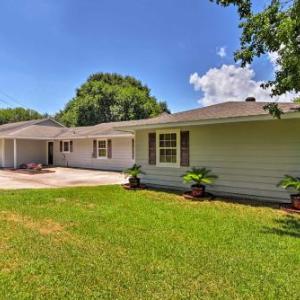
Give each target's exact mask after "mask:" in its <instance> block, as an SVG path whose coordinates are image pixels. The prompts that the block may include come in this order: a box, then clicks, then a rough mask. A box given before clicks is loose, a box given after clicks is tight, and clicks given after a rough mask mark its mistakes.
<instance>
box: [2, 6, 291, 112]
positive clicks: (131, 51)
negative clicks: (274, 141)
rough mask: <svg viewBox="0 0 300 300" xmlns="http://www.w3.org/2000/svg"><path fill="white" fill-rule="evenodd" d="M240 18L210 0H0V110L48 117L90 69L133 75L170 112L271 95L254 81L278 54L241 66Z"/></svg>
mask: <svg viewBox="0 0 300 300" xmlns="http://www.w3.org/2000/svg"><path fill="white" fill-rule="evenodd" d="M263 2H264V1H262V0H260V1H258V0H257V1H256V2H255V9H260V8H261V5H262V4H263ZM238 23H239V18H238V15H237V12H236V9H235V8H234V7H230V8H223V7H219V6H217V5H216V4H214V3H211V2H210V1H209V0H163V1H162V0H126V1H124V0H10V1H8V0H7V1H1V2H0V107H7V104H10V105H17V104H18V103H21V104H22V105H23V106H24V107H29V108H32V109H36V110H38V111H40V112H43V113H50V114H54V113H55V112H57V111H59V110H60V109H63V107H64V106H65V104H66V103H67V102H68V101H69V100H70V99H72V97H74V95H75V90H76V88H78V87H80V85H81V84H83V83H84V81H85V80H86V79H87V77H88V76H89V75H90V74H92V73H96V72H116V73H120V74H123V75H131V76H134V77H136V78H137V79H139V80H141V81H142V82H143V83H144V84H146V85H147V86H148V87H149V88H150V89H151V91H152V95H153V96H155V97H156V98H157V99H158V100H163V101H167V103H168V105H169V107H170V109H171V111H172V112H177V111H182V110H188V109H192V108H197V107H201V106H206V105H211V104H215V103H219V102H223V101H229V100H231V101H237V100H240V101H241V100H244V99H245V98H246V97H247V96H255V97H256V98H257V99H258V100H269V99H270V97H269V92H268V91H265V90H262V89H261V88H260V83H261V82H262V81H264V80H268V79H270V78H272V76H273V74H274V69H275V68H276V67H277V66H276V53H271V54H270V55H266V56H265V57H263V58H261V59H259V60H255V62H254V63H253V65H252V66H251V67H250V66H249V67H248V68H246V69H241V68H240V67H239V65H238V64H236V63H235V62H234V60H233V52H234V51H235V50H236V49H238V47H239V37H240V30H239V29H238ZM292 96H293V95H284V96H283V97H281V98H280V99H277V98H276V99H275V100H281V101H289V100H291V99H292Z"/></svg>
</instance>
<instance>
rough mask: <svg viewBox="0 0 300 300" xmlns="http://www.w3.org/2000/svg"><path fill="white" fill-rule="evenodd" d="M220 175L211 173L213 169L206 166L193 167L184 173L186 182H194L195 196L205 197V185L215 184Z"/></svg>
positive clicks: (193, 192) (193, 190)
mask: <svg viewBox="0 0 300 300" xmlns="http://www.w3.org/2000/svg"><path fill="white" fill-rule="evenodd" d="M217 178H218V176H216V175H213V174H211V170H209V169H206V168H192V170H189V171H187V172H186V173H185V174H184V175H183V180H184V182H185V183H191V182H193V183H194V184H193V185H192V186H191V188H192V196H193V197H197V198H199V197H203V196H204V195H205V185H209V184H213V183H214V181H215V180H216V179H217Z"/></svg>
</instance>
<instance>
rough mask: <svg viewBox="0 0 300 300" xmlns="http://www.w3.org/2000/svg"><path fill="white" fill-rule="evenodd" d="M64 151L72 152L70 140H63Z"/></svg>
mask: <svg viewBox="0 0 300 300" xmlns="http://www.w3.org/2000/svg"><path fill="white" fill-rule="evenodd" d="M62 150H63V151H62V152H64V153H69V152H70V141H63V149H62Z"/></svg>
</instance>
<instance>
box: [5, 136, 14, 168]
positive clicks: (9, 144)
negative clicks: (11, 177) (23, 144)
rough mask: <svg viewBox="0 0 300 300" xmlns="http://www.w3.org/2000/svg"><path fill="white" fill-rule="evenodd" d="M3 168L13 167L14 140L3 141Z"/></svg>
mask: <svg viewBox="0 0 300 300" xmlns="http://www.w3.org/2000/svg"><path fill="white" fill-rule="evenodd" d="M3 161H4V164H3V167H4V168H13V167H14V140H11V139H5V141H4V158H3Z"/></svg>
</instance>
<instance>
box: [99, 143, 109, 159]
mask: <svg viewBox="0 0 300 300" xmlns="http://www.w3.org/2000/svg"><path fill="white" fill-rule="evenodd" d="M100 141H101V142H104V141H105V146H106V148H105V149H106V156H99V149H104V148H99V142H100ZM107 146H108V142H107V139H98V140H97V159H107V158H108V147H107Z"/></svg>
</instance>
